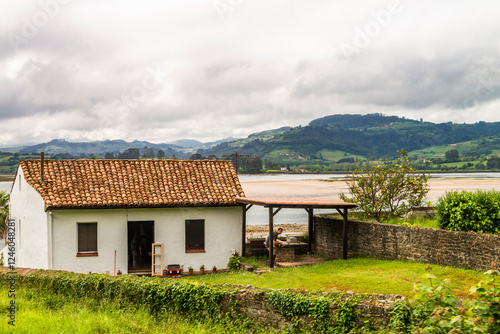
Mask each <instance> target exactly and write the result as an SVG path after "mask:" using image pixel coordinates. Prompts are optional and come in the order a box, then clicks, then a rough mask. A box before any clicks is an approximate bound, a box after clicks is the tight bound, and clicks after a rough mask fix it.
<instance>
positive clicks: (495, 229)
mask: <svg viewBox="0 0 500 334" xmlns="http://www.w3.org/2000/svg"><path fill="white" fill-rule="evenodd" d="M436 212H437V216H438V223H439V226H440V227H441V228H443V229H446V230H450V231H476V232H480V231H482V232H484V233H492V234H498V233H500V192H498V191H494V190H493V191H481V190H478V191H475V192H470V191H461V192H458V191H453V192H447V193H446V194H445V195H444V196H442V197H440V198H439V200H438V203H437V206H436Z"/></svg>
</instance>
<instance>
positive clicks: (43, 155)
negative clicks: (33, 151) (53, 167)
mask: <svg viewBox="0 0 500 334" xmlns="http://www.w3.org/2000/svg"><path fill="white" fill-rule="evenodd" d="M44 157H45V153H44V152H40V175H41V178H42V186H43V185H44V182H45V180H44V177H43V160H44Z"/></svg>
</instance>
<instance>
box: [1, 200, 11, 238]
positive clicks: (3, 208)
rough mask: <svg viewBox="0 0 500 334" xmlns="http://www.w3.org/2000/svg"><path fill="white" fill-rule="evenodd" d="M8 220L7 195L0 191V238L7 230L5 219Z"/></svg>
mask: <svg viewBox="0 0 500 334" xmlns="http://www.w3.org/2000/svg"><path fill="white" fill-rule="evenodd" d="M8 218H9V194H7V193H6V192H5V191H0V237H1V236H3V235H4V233H5V231H6V230H7V219H8Z"/></svg>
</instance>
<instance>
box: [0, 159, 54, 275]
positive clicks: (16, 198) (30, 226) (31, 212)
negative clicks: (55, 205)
mask: <svg viewBox="0 0 500 334" xmlns="http://www.w3.org/2000/svg"><path fill="white" fill-rule="evenodd" d="M10 217H11V218H12V219H15V220H16V267H21V268H41V269H50V264H49V261H48V258H49V255H48V253H49V249H48V238H49V230H48V213H47V212H45V204H44V202H43V200H42V197H41V196H40V194H38V192H37V191H36V190H35V189H34V188H33V187H31V186H30V185H29V184H28V183H27V182H26V180H25V179H24V174H23V171H22V169H21V168H19V169H18V171H17V176H16V179H15V181H14V184H13V186H12V191H11V193H10ZM19 225H20V226H19ZM4 258H5V259H6V258H7V257H4Z"/></svg>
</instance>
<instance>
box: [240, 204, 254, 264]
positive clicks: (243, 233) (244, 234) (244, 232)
mask: <svg viewBox="0 0 500 334" xmlns="http://www.w3.org/2000/svg"><path fill="white" fill-rule="evenodd" d="M252 206H253V204H248V205H246V204H245V205H243V206H242V210H243V218H242V224H241V225H242V226H241V257H245V256H246V253H247V251H246V242H245V241H246V237H247V211H248V210H249V209H250V208H251V207H252Z"/></svg>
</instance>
